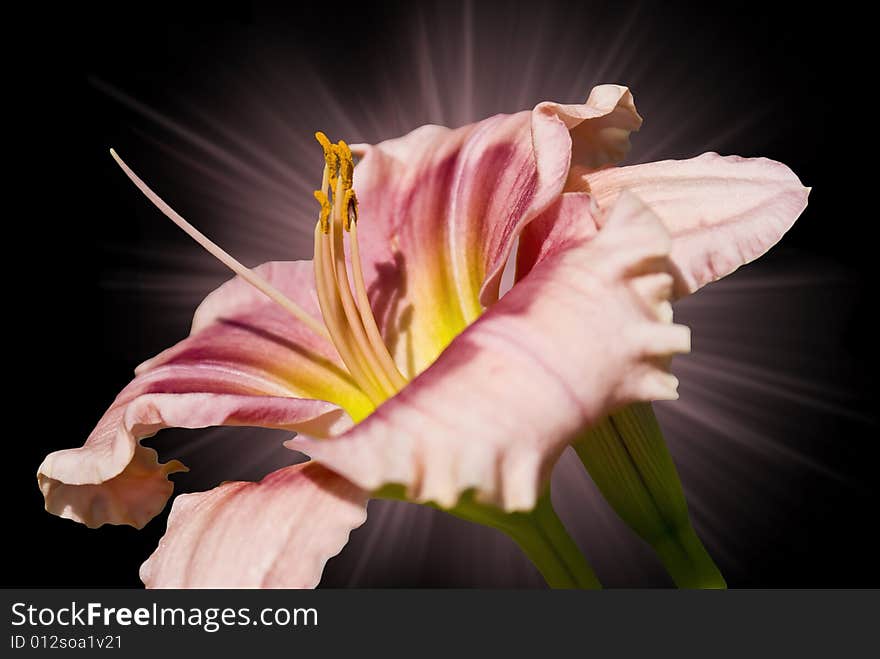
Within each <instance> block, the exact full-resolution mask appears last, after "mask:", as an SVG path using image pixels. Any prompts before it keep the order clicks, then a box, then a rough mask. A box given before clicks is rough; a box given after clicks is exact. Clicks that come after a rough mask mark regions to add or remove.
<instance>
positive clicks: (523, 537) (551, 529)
mask: <svg viewBox="0 0 880 659" xmlns="http://www.w3.org/2000/svg"><path fill="white" fill-rule="evenodd" d="M374 496H377V497H380V498H386V499H398V500H404V501H405V500H406V497H405V496H404V493H403V490H402V488H399V487H396V486H392V487H385V488H382V490H380V491H379V492H376V493H374ZM425 505H428V506H430V507H432V508H437V509H438V510H444V511H445V512H448V513H449V514H451V515H454V516H455V517H458V518H460V519H464V520H467V521H469V522H476V523H477V524H482V525H484V526H489V527H491V528H494V529H497V530H499V531H501V532H502V533H505V534H506V535H507V536H509V537H510V538H511V539H512V540H513V541H514V542H515V543H516V544H517V545H518V546H519V548H520V549H521V550H522V551H523V553H525V555H526V556H528V558H529V560H530V561H531V562H532V563H533V564H534V565H535V567H536V568H537V569H538V571H539V572H540V573H541V576H543V577H544V580H545V581H546V582H547V585H549V586H550V587H551V588H585V589H595V588H601V587H602V585H601V584H600V583H599V580H598V579H597V578H596V574H595V572H593V569H592V568H591V567H590V565H589V563H587V561H586V559H585V558H584V556H583V555H582V554H581V552H580V550H579V549H578V547H577V545H576V544H575V542H574V540H572V539H571V536H569V535H568V531H566V529H565V526H564V525H563V524H562V521H561V520H560V519H559V517H558V516H557V515H556V511H555V510H554V509H553V504H552V502H551V500H550V492H549V490H548V491H547V492H546V493H545V494H544V496H542V497H541V498H540V499H539V501H538V504H537V505H536V506H535V508H534V509H533V510H531V511H529V512H525V513H506V512H504V511H503V510H501V509H500V508H496V507H495V506H490V505H487V504H482V503H478V502H477V501H476V500H475V499H474V498H473V496H472V495H471V494H470V493H467V494H465V495H464V496H463V497H462V498H461V499H460V500H459V502H458V504H456V505H455V506H454V507H453V508H450V509H443V508H439V507H438V506H436V505H434V504H432V503H427V504H425Z"/></svg>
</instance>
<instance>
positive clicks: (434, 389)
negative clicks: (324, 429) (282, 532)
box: [287, 195, 690, 511]
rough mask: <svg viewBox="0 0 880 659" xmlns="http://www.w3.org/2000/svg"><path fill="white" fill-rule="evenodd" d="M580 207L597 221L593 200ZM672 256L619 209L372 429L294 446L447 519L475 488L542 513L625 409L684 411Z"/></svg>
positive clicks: (638, 209)
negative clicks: (558, 485) (649, 403)
mask: <svg viewBox="0 0 880 659" xmlns="http://www.w3.org/2000/svg"><path fill="white" fill-rule="evenodd" d="M572 200H573V201H572V202H571V203H577V201H576V200H580V202H581V205H582V211H583V212H584V213H589V199H588V197H587V196H585V195H580V196H575V197H572ZM566 203H568V202H566ZM669 248H670V239H669V235H668V233H667V232H666V230H665V229H664V228H663V225H662V223H661V222H660V220H659V219H658V218H657V217H656V216H655V215H653V214H652V213H651V211H650V210H649V209H648V208H647V207H646V206H644V205H643V204H642V203H641V202H640V201H638V199H636V198H635V197H634V196H632V195H623V196H621V198H620V200H619V202H618V203H617V204H616V205H615V207H614V209H613V211H612V212H611V214H610V217H609V218H608V220H607V222H606V224H605V227H604V228H603V229H602V230H601V231H600V232H599V233H598V235H597V236H596V237H595V238H593V239H592V240H589V239H581V240H579V241H576V242H573V243H572V244H570V245H568V246H567V247H566V248H565V249H561V250H558V251H556V252H554V253H552V254H548V255H547V256H546V258H543V259H542V260H540V262H539V263H538V264H537V265H536V266H535V267H534V268H532V270H531V272H530V273H529V275H528V276H527V277H526V278H524V279H523V280H522V281H521V282H520V283H519V284H517V286H515V287H514V288H513V289H512V290H511V291H510V292H508V293H507V294H506V295H505V296H504V297H502V298H501V300H500V301H499V302H497V303H496V304H495V305H493V306H492V307H491V308H490V309H489V310H488V311H487V312H486V313H485V314H484V315H483V316H481V318H480V319H479V320H478V321H477V322H476V323H474V324H473V325H472V326H470V327H469V328H468V329H467V330H465V331H464V332H463V333H462V334H461V335H459V336H458V337H457V338H456V339H455V340H454V341H453V342H452V344H451V345H450V346H449V347H448V348H447V349H446V350H445V351H444V352H443V354H441V356H440V358H439V359H438V360H437V361H436V362H435V363H434V364H432V365H431V366H430V367H429V368H428V369H427V370H425V371H424V372H423V373H422V374H421V375H419V376H418V377H417V378H416V379H415V380H414V381H413V382H411V383H410V385H409V386H408V387H407V388H406V389H404V390H403V391H401V392H400V393H399V394H398V395H397V396H396V397H394V398H392V399H391V400H389V401H388V402H386V403H385V404H384V405H382V406H380V407H379V408H378V409H377V410H376V412H375V413H374V414H373V415H371V416H370V417H368V418H367V419H366V420H365V421H364V422H363V423H362V424H360V425H358V426H357V427H355V428H353V429H352V430H351V431H349V432H348V433H347V434H346V435H344V436H342V437H340V438H336V439H332V438H331V439H328V440H323V441H316V440H312V439H309V438H305V437H302V436H300V437H297V438H295V439H293V440H291V441H290V442H288V443H287V445H288V446H289V447H291V448H295V449H297V450H302V451H304V452H306V453H307V454H309V455H310V456H312V458H313V459H315V460H318V461H319V462H322V463H324V464H326V465H327V466H328V467H329V468H330V469H333V470H334V471H336V472H338V473H339V474H341V475H343V476H345V477H346V478H349V479H350V480H352V481H353V482H355V483H356V484H358V485H360V486H361V487H363V488H364V489H367V490H375V489H377V488H379V487H380V486H382V485H385V484H389V483H394V484H403V485H405V486H407V488H408V491H409V495H410V496H412V497H413V498H414V499H415V500H417V501H435V502H437V503H438V504H440V505H442V506H445V507H449V506H452V505H454V504H455V503H456V501H457V500H458V498H459V496H460V495H461V493H462V492H464V491H466V490H468V489H471V488H473V489H474V490H475V491H476V494H477V497H478V498H479V499H480V500H482V501H487V502H491V503H496V504H498V505H501V506H503V507H504V508H505V509H506V510H508V511H512V510H527V509H530V508H532V507H533V506H534V504H535V501H536V500H537V498H538V496H539V495H540V493H541V492H542V489H543V487H544V484H545V482H546V478H547V476H548V475H549V472H550V470H551V468H552V466H553V464H554V463H555V462H556V459H557V458H558V456H559V454H560V453H561V451H562V450H563V449H564V448H565V446H566V445H567V444H568V442H569V441H570V440H571V439H573V438H574V437H575V436H576V435H577V434H578V433H579V432H580V431H582V430H583V429H584V428H587V427H590V426H591V425H593V424H594V423H596V422H598V421H599V420H600V419H602V418H603V417H604V416H605V415H606V414H607V413H608V412H610V411H612V410H614V409H616V408H618V407H620V406H622V405H624V404H626V403H629V402H633V401H637V400H641V401H645V400H656V399H672V398H676V397H677V393H676V386H677V380H676V379H675V378H674V377H673V376H672V375H670V374H669V373H668V372H667V371H666V368H667V365H668V362H669V359H670V357H671V356H672V355H673V354H675V353H680V352H687V351H688V350H689V347H690V333H689V331H688V329H687V328H686V327H682V326H679V325H672V324H670V320H671V314H669V303H668V298H669V296H670V295H671V293H672V288H673V275H672V273H671V264H670V262H669V260H668V253H669Z"/></svg>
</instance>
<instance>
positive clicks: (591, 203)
mask: <svg viewBox="0 0 880 659" xmlns="http://www.w3.org/2000/svg"><path fill="white" fill-rule="evenodd" d="M641 121H642V120H641V117H640V116H639V115H638V113H637V112H636V109H635V106H634V104H633V100H632V96H631V95H630V92H629V91H628V90H627V89H626V88H625V87H620V86H616V85H602V86H600V87H596V88H595V89H593V90H592V92H591V93H590V96H589V98H588V99H587V101H586V102H585V103H584V104H579V105H560V104H556V103H549V102H545V103H540V104H539V105H537V106H536V107H535V108H534V109H533V110H531V111H525V112H519V113H517V114H513V115H498V116H495V117H491V118H489V119H486V120H484V121H481V122H478V123H475V124H472V125H469V126H465V127H462V128H459V129H455V130H450V129H447V128H443V127H440V126H423V127H421V128H419V129H417V130H415V131H413V132H411V133H409V134H408V135H406V136H404V137H401V138H398V139H393V140H389V141H386V142H382V143H381V144H378V145H375V146H370V145H355V146H353V147H352V148H351V150H349V148H348V147H347V146H346V145H345V143H344V142H340V143H338V144H331V143H330V142H329V141H328V140H326V138H325V137H324V136H323V134H320V133H319V134H318V137H319V141H320V142H321V143H322V146H323V148H324V152H325V166H324V172H323V179H322V183H321V186H320V189H319V190H318V191H317V192H316V193H315V196H316V198H317V200H318V202H319V204H320V206H321V210H320V216H319V219H318V222H317V224H316V227H315V258H314V260H313V261H311V262H306V261H298V262H284V263H282V262H275V263H267V264H264V265H262V266H259V267H257V268H255V269H253V270H249V269H247V268H245V267H244V266H242V265H241V264H240V263H238V262H237V261H235V259H233V258H232V257H231V256H229V255H228V254H226V253H225V252H223V251H222V250H221V249H220V248H219V247H218V246H216V245H215V244H213V243H211V242H210V241H209V240H208V239H207V238H206V237H204V236H203V235H202V234H200V233H199V232H198V231H197V230H196V229H195V228H193V227H192V226H191V225H189V224H188V223H187V222H186V221H185V220H184V219H183V218H182V217H180V216H179V215H178V214H177V213H176V212H175V211H174V210H172V209H171V208H170V207H168V205H167V204H165V203H164V202H163V201H162V200H161V199H160V198H159V197H158V196H157V195H156V194H155V193H153V192H152V191H151V190H150V189H149V188H148V187H147V186H146V185H145V184H144V183H143V181H141V180H140V179H139V178H138V177H137V176H136V175H135V174H134V173H133V172H132V171H131V170H130V169H129V168H128V167H127V166H126V165H125V163H123V162H122V161H121V160H119V159H118V157H117V160H118V162H119V164H120V166H121V167H122V168H123V169H124V170H125V172H126V173H127V174H128V176H129V177H130V178H131V179H132V181H134V183H135V184H136V185H138V187H139V188H140V189H141V190H142V191H143V192H144V193H145V194H146V195H147V196H148V197H149V198H150V199H151V200H152V201H153V203H155V204H156V205H157V207H158V208H159V209H160V210H162V212H163V213H165V214H166V215H167V216H168V217H170V218H171V219H172V220H174V221H175V222H176V223H177V224H178V225H180V226H181V227H182V228H183V229H184V230H185V231H187V233H189V234H190V235H191V236H192V237H194V238H195V239H196V240H197V241H198V242H200V243H201V244H202V245H203V246H204V247H206V248H207V249H208V250H209V251H211V252H212V253H213V254H215V255H216V256H217V257H218V258H220V259H221V260H222V261H223V262H224V263H226V264H227V265H228V266H229V267H230V268H232V269H233V270H234V271H235V272H236V273H237V274H238V276H237V277H236V278H234V279H232V280H231V281H229V282H227V283H225V284H223V285H222V286H221V287H220V288H218V289H217V290H216V291H214V292H213V293H211V294H210V295H208V297H207V298H206V299H205V300H204V302H202V304H201V305H200V306H199V308H198V309H197V310H196V313H195V317H194V319H193V325H192V331H191V333H190V336H189V337H188V338H186V339H184V340H183V341H181V342H180V343H178V344H177V345H175V346H173V347H171V348H169V349H167V350H166V351H164V352H162V353H161V354H159V355H158V356H156V357H154V358H152V359H150V360H148V361H146V362H144V363H143V364H141V365H140V366H139V367H138V368H137V369H136V371H135V373H136V377H135V379H134V380H133V381H132V382H131V383H130V384H129V385H128V386H127V387H126V388H125V389H123V391H122V392H121V393H120V394H119V396H118V397H117V398H116V400H115V401H114V402H113V404H112V405H111V406H110V408H109V409H108V410H107V412H106V413H105V414H104V416H103V417H102V418H101V420H100V421H99V422H98V425H97V427H96V428H95V430H94V431H93V432H92V434H91V435H90V436H89V437H88V439H87V440H86V442H85V444H84V445H83V446H82V447H80V448H75V449H67V450H63V451H58V452H55V453H52V454H51V455H49V456H48V457H47V458H46V459H45V460H44V462H43V464H42V465H41V466H40V468H39V470H38V481H39V485H40V488H41V490H42V492H43V494H44V496H45V501H46V508H47V510H48V511H50V512H52V513H54V514H57V515H61V516H62V517H66V518H69V519H72V520H75V521H78V522H81V523H84V524H86V525H88V526H90V527H97V526H100V525H102V524H128V525H131V526H134V527H137V528H141V527H142V526H143V525H144V524H146V523H147V522H148V521H149V520H150V519H152V518H153V517H154V516H155V515H157V514H158V513H159V512H160V511H161V510H162V509H163V508H164V506H165V504H166V503H167V501H168V499H169V498H170V496H171V493H172V489H173V484H172V483H171V481H169V480H168V475H169V474H171V473H174V472H176V471H181V470H185V469H186V468H185V467H184V466H183V465H182V464H181V463H180V462H178V461H176V460H173V461H171V462H168V463H164V464H162V463H160V462H159V461H158V456H157V454H156V452H155V451H154V450H153V449H151V448H148V447H145V446H142V445H141V443H140V442H141V440H143V439H144V438H147V437H150V436H152V435H153V434H155V433H156V432H158V431H159V430H161V429H162V428H166V427H183V428H202V427H207V426H213V425H251V426H264V427H270V428H282V429H288V430H291V431H295V432H296V433H298V434H297V436H296V437H295V438H294V439H292V440H290V441H289V442H287V445H288V446H289V447H290V448H292V449H295V450H298V451H302V452H304V453H306V454H307V455H308V456H310V457H311V459H312V460H311V461H310V462H308V463H303V464H297V465H293V466H289V467H285V468H283V469H280V470H278V471H276V472H274V473H271V474H269V475H268V476H266V477H265V478H264V479H263V480H262V481H260V482H259V483H243V482H234V483H224V484H223V485H220V486H219V487H217V488H215V489H214V490H211V491H210V492H205V493H197V494H187V495H183V496H180V497H178V498H177V499H176V500H175V502H174V505H173V507H172V510H171V514H170V517H169V519H168V528H167V531H166V534H165V536H164V537H163V539H162V540H161V542H160V545H159V547H158V549H157V550H156V551H155V553H154V554H153V555H152V556H151V557H150V558H149V559H148V560H147V562H146V563H144V565H143V566H142V568H141V578H142V579H143V581H144V583H145V584H146V585H147V586H149V587H182V586H196V587H199V586H202V587H204V586H274V587H313V586H315V585H317V583H318V582H319V580H320V577H321V573H322V570H323V566H324V564H325V563H326V561H327V560H328V559H329V558H330V557H332V556H334V555H336V554H337V553H338V552H339V551H341V549H342V548H343V546H344V545H345V543H346V542H347V539H348V536H349V533H350V532H351V530H352V529H354V528H357V527H358V526H360V525H361V524H362V523H363V522H364V521H365V519H366V505H367V502H368V500H369V498H370V497H371V495H375V494H377V493H380V492H383V491H384V492H387V491H388V490H387V488H388V486H402V487H403V488H404V491H405V495H406V497H407V498H408V499H409V500H411V501H415V502H421V503H431V504H433V505H438V506H440V507H442V508H447V509H453V508H455V507H456V506H457V505H459V503H460V502H461V501H463V500H464V499H463V498H462V497H463V496H465V495H469V494H472V495H473V500H474V502H476V503H475V504H474V505H480V506H488V507H493V506H494V507H497V508H500V509H501V510H503V511H505V512H506V513H507V514H510V515H516V514H519V512H520V511H529V510H532V509H533V508H535V506H536V505H540V502H541V498H542V495H543V494H544V493H545V492H546V488H547V482H548V479H549V474H550V472H551V470H552V468H553V466H554V464H555V463H556V461H557V459H558V458H559V456H560V454H561V453H562V451H563V450H564V449H565V448H566V447H567V446H568V445H569V444H570V443H571V442H572V441H573V440H574V439H575V438H576V437H578V436H579V435H580V434H582V433H583V432H584V431H585V430H587V429H589V428H592V427H595V426H596V425H597V424H599V423H600V422H601V421H602V420H603V419H605V418H606V417H607V416H608V415H609V414H610V413H612V412H614V411H616V410H619V409H621V408H624V407H625V406H627V405H629V404H631V403H637V402H648V401H653V400H671V399H675V398H676V397H677V393H676V388H677V384H678V382H677V380H676V378H675V377H674V376H673V375H671V374H670V373H669V370H668V368H669V362H670V358H671V357H672V356H673V355H675V354H679V353H685V352H688V350H689V345H690V335H689V331H688V329H687V328H686V327H683V326H680V325H675V324H672V308H671V305H670V301H671V300H672V299H674V298H675V297H678V296H681V295H684V294H687V293H690V292H693V291H695V290H696V289H698V288H699V287H701V286H703V285H705V284H707V283H709V282H711V281H714V280H716V279H718V278H720V277H723V276H725V275H726V274H728V273H730V272H732V271H733V270H735V269H736V268H737V267H739V266H740V265H742V264H744V263H747V262H749V261H751V260H753V259H755V258H757V257H758V256H760V255H761V254H763V253H764V252H766V251H767V250H768V249H769V248H770V247H771V246H772V245H774V244H775V243H776V242H777V241H778V240H779V239H780V238H781V237H782V235H783V234H784V233H785V232H786V231H787V230H788V229H789V228H790V227H791V226H792V224H793V223H794V221H795V220H796V219H797V217H798V216H799V214H800V213H801V212H802V211H803V209H804V208H805V206H806V201H807V195H808V190H807V189H806V188H804V187H803V186H802V185H801V183H800V181H799V180H798V178H797V177H796V176H795V175H794V174H793V173H792V172H791V171H790V170H789V169H788V168H787V167H785V166H784V165H782V164H781V163H778V162H774V161H771V160H766V159H761V158H759V159H744V158H739V157H722V156H719V155H717V154H704V155H702V156H700V157H698V158H693V159H690V160H683V161H664V162H657V163H650V164H646V165H636V166H630V167H611V165H613V164H615V163H616V162H618V161H619V160H621V159H622V158H623V156H624V155H625V154H626V152H627V150H628V147H629V134H630V132H631V131H634V130H637V129H638V128H639V126H640V124H641ZM352 152H354V153H355V154H356V155H359V156H360V157H361V160H360V162H359V164H358V165H357V167H356V168H355V167H354V164H353V160H352ZM114 157H116V156H115V154H114ZM517 245H518V252H517V262H516V265H517V272H516V278H515V284H514V285H513V287H512V288H511V289H510V290H509V291H508V292H506V293H505V294H504V295H503V296H500V295H499V286H500V280H501V274H502V271H503V270H504V267H505V264H506V263H507V261H508V259H509V257H510V255H511V253H512V250H513V249H514V247H515V246H517ZM487 509H488V508H486V510H487ZM497 514H498V515H502V516H503V515H504V514H505V513H501V512H500V511H499V512H498V513H497ZM473 518H474V519H477V521H481V520H480V519H478V518H479V515H474V516H473ZM511 519H513V518H511Z"/></svg>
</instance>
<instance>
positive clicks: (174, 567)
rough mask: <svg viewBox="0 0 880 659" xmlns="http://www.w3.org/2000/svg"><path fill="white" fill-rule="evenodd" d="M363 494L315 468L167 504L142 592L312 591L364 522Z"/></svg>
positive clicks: (143, 570)
mask: <svg viewBox="0 0 880 659" xmlns="http://www.w3.org/2000/svg"><path fill="white" fill-rule="evenodd" d="M367 499H368V495H367V493H366V492H364V491H363V490H361V489H360V488H358V487H356V486H355V485H353V484H351V483H350V482H348V481H347V480H345V479H344V478H341V477H340V476H337V475H336V474H334V473H333V472H332V471H329V470H328V469H325V468H324V467H322V466H321V465H318V464H315V463H307V464H298V465H293V466H291V467H285V468H283V469H279V470H278V471H275V472H273V473H271V474H269V475H268V476H266V477H265V478H264V479H263V480H262V481H260V482H259V483H246V482H240V481H238V482H230V483H224V484H223V485H220V486H219V487H216V488H214V489H213V490H211V491H210V492H200V493H197V494H184V495H181V496H179V497H177V499H176V500H175V501H174V504H173V506H172V507H171V514H170V515H169V517H168V528H167V530H166V532H165V535H164V536H163V537H162V540H160V542H159V546H158V548H157V549H156V551H155V552H153V554H152V555H151V556H150V558H148V559H147V561H146V562H145V563H144V564H143V565H142V566H141V571H140V574H141V580H142V581H143V582H144V584H145V585H146V586H147V587H148V588H314V587H315V586H317V585H318V582H319V581H320V579H321V572H322V571H323V569H324V564H325V563H326V562H327V560H328V559H329V558H331V557H333V556H335V555H336V554H338V553H339V552H340V551H341V550H342V548H343V547H344V546H345V544H346V543H347V542H348V537H349V534H350V533H351V531H352V530H353V529H356V528H357V527H359V526H360V525H361V524H363V523H364V522H365V521H366V518H367Z"/></svg>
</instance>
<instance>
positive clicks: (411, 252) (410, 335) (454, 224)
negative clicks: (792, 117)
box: [354, 85, 641, 376]
mask: <svg viewBox="0 0 880 659" xmlns="http://www.w3.org/2000/svg"><path fill="white" fill-rule="evenodd" d="M640 123H641V118H640V117H639V115H638V114H637V113H636V111H635V107H634V106H633V103H632V96H631V95H630V93H629V91H628V90H627V89H626V88H625V87H619V86H617V85H602V86H601V87H597V88H596V89H594V90H593V91H592V93H591V94H590V97H589V99H588V100H587V101H586V103H584V104H580V105H559V104H556V103H541V104H539V105H538V106H536V107H535V108H534V110H532V111H527V112H520V113H517V114H513V115H497V116H494V117H491V118H489V119H486V120H484V121H481V122H479V123H476V124H471V125H469V126H465V127H463V128H459V129H457V130H449V129H446V128H442V127H439V126H423V127H421V128H419V129H417V130H415V131H413V132H412V133H410V134H409V135H406V136H404V137H401V138H399V139H394V140H390V141H387V142H382V143H381V144H378V145H376V146H369V145H358V146H355V147H354V150H355V152H357V153H360V154H362V155H363V158H362V160H361V161H360V163H359V164H358V166H357V167H356V168H355V175H354V181H355V188H356V190H357V194H358V199H359V200H360V218H361V222H362V224H363V226H364V227H365V230H364V231H362V232H361V242H362V245H361V252H362V255H363V260H364V267H365V277H366V279H367V283H368V286H369V288H370V295H371V301H372V304H373V307H374V312H375V313H376V316H377V318H378V319H379V321H380V324H381V325H382V327H383V329H384V333H385V336H386V341H387V342H388V343H389V346H390V348H391V352H392V354H393V355H394V357H395V359H396V361H397V363H398V364H399V366H400V368H401V370H402V371H403V372H404V373H405V374H408V375H410V376H412V375H415V374H417V373H419V372H421V371H422V370H423V369H424V368H425V367H426V366H427V365H428V364H430V363H431V362H432V361H433V360H434V359H435V358H436V357H437V355H438V354H439V353H440V352H441V351H442V350H443V348H445V347H446V346H447V345H448V344H449V342H450V341H451V340H452V339H453V338H454V337H455V336H456V335H457V334H458V333H460V332H461V331H462V330H463V329H464V328H465V327H466V326H467V325H468V324H469V323H471V322H473V321H474V320H475V319H476V318H477V317H478V316H479V315H480V313H482V310H483V308H484V306H486V305H488V304H490V303H492V302H494V301H495V300H496V299H497V295H498V285H499V282H500V278H501V272H502V270H503V267H504V264H505V262H506V261H507V258H508V255H509V254H510V250H511V248H512V245H513V242H514V241H515V239H516V237H517V235H518V234H519V232H520V231H521V229H522V227H523V226H525V225H526V224H527V223H528V222H530V221H531V220H532V219H534V218H535V217H537V216H538V215H540V214H541V213H542V212H543V211H544V210H545V209H546V208H547V207H548V206H550V205H551V204H552V203H553V202H554V201H555V200H556V199H557V197H558V196H559V195H560V194H561V193H562V191H563V189H564V187H565V185H566V181H567V179H568V177H569V174H570V172H571V170H572V166H573V164H574V165H576V166H577V167H578V168H579V169H578V171H579V172H581V171H592V169H594V168H596V167H600V166H603V165H607V164H609V163H611V162H614V161H616V160H617V159H618V158H620V157H622V156H623V154H624V153H625V152H626V150H627V148H628V145H629V139H628V136H629V133H630V131H632V130H636V129H637V128H638V127H639V125H640ZM367 227H369V228H367Z"/></svg>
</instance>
